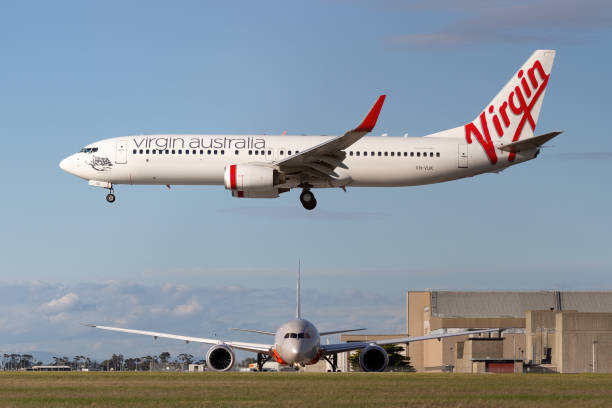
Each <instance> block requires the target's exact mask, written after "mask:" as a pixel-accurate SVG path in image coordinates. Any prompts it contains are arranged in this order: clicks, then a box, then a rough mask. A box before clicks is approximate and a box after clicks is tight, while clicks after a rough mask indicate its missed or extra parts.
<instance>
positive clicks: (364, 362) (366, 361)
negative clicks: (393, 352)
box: [359, 344, 389, 372]
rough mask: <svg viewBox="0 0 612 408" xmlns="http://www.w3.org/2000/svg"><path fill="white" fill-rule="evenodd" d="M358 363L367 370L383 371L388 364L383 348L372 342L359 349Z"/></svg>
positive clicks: (387, 357)
mask: <svg viewBox="0 0 612 408" xmlns="http://www.w3.org/2000/svg"><path fill="white" fill-rule="evenodd" d="M359 365H360V366H361V369H362V370H363V371H367V372H381V371H385V369H386V368H387V366H388V365H389V356H388V355H387V352H386V351H385V349H384V348H382V347H380V346H377V345H374V344H372V345H370V346H368V347H366V348H364V349H363V350H361V354H360V355H359Z"/></svg>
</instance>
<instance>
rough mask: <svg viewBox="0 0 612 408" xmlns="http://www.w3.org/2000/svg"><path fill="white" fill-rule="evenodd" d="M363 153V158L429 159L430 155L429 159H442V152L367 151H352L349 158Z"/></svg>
mask: <svg viewBox="0 0 612 408" xmlns="http://www.w3.org/2000/svg"><path fill="white" fill-rule="evenodd" d="M362 153H363V156H368V155H369V156H372V157H374V156H378V157H380V156H385V157H387V156H393V157H394V156H397V157H401V156H402V155H403V156H404V157H408V156H410V157H414V156H416V157H427V153H429V157H434V155H435V157H440V152H435V153H434V152H416V153H415V152H366V151H364V152H361V151H356V152H353V151H350V152H349V156H361V154H362Z"/></svg>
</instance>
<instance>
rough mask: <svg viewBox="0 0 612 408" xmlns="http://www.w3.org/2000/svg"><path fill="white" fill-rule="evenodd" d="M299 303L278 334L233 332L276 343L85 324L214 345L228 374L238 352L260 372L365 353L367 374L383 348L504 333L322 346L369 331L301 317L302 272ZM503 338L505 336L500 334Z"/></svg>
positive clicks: (214, 358)
mask: <svg viewBox="0 0 612 408" xmlns="http://www.w3.org/2000/svg"><path fill="white" fill-rule="evenodd" d="M297 282H298V283H297V299H296V304H297V307H296V313H295V319H293V320H290V321H288V322H287V323H285V324H283V325H282V326H281V327H279V328H278V330H276V332H274V333H273V332H269V331H264V330H249V329H232V330H239V331H246V332H252V333H259V334H263V335H267V336H274V343H273V344H270V343H245V342H241V341H226V340H219V339H206V338H201V337H191V336H182V335H177V334H168V333H158V332H152V331H146V330H133V329H123V328H120V327H109V326H98V325H94V324H84V325H85V326H89V327H95V328H98V329H103V330H112V331H117V332H124V333H132V334H143V335H145V336H153V338H155V339H156V340H157V338H159V337H162V338H167V339H175V340H182V341H185V342H186V343H190V342H195V343H204V344H212V345H213V346H212V347H211V348H210V349H208V353H206V364H207V367H208V368H209V369H211V370H214V371H228V370H231V369H232V367H233V366H234V362H235V361H236V358H235V356H234V349H236V350H245V351H251V352H253V353H257V365H258V369H259V371H261V367H262V366H263V364H264V363H265V362H266V361H268V360H270V359H274V360H275V361H277V362H278V363H280V364H283V365H290V366H302V367H304V366H306V365H310V364H316V363H317V362H318V361H319V360H320V359H324V360H326V361H327V362H328V363H329V364H330V365H331V367H332V371H336V369H337V365H338V353H347V352H349V351H354V350H362V351H361V354H360V356H359V365H360V366H361V369H362V370H363V371H376V372H378V371H384V370H385V369H386V368H387V365H388V364H389V357H388V356H387V352H386V351H385V349H383V348H382V347H381V346H383V345H385V344H407V343H412V342H415V341H423V340H431V339H441V338H443V337H455V336H466V335H473V334H481V333H492V332H500V329H483V330H470V331H462V332H455V333H439V334H429V335H426V336H418V337H417V336H415V337H401V338H396V339H385V340H378V341H366V342H351V343H338V344H321V336H327V335H330V334H338V333H346V332H353V331H359V330H365V329H349V330H334V331H327V332H319V331H318V330H317V328H316V327H315V325H314V324H312V323H311V322H309V321H308V320H306V319H303V318H302V317H301V311H300V272H299V269H298V280H297ZM500 334H501V333H500Z"/></svg>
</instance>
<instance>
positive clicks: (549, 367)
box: [341, 291, 612, 373]
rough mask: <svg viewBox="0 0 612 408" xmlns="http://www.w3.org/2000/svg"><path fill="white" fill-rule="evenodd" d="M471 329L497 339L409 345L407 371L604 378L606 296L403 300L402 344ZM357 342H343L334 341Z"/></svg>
mask: <svg viewBox="0 0 612 408" xmlns="http://www.w3.org/2000/svg"><path fill="white" fill-rule="evenodd" d="M476 328H500V329H504V331H503V333H502V337H501V338H500V337H499V336H498V335H497V334H494V335H491V336H489V335H486V336H478V337H472V336H462V337H450V338H442V339H440V340H427V341H422V342H415V343H411V344H410V345H409V346H408V347H407V352H408V355H409V356H410V360H411V362H412V365H413V366H414V368H415V369H416V370H417V371H421V372H422V371H438V372H439V371H453V372H470V373H476V372H523V371H526V372H533V371H540V372H560V373H583V372H595V373H612V292H565V291H539V292H456V291H409V292H408V293H407V296H406V331H407V333H409V335H410V336H422V335H426V334H435V333H445V332H450V331H454V330H457V331H459V330H465V329H476ZM361 337H362V336H360V335H348V334H347V335H343V336H342V337H341V340H344V341H360V340H363V339H362V338H361ZM370 337H371V336H370ZM347 368H348V367H347Z"/></svg>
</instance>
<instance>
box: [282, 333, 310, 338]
mask: <svg viewBox="0 0 612 408" xmlns="http://www.w3.org/2000/svg"><path fill="white" fill-rule="evenodd" d="M285 338H286V339H303V338H307V339H309V338H310V334H308V333H285Z"/></svg>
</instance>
